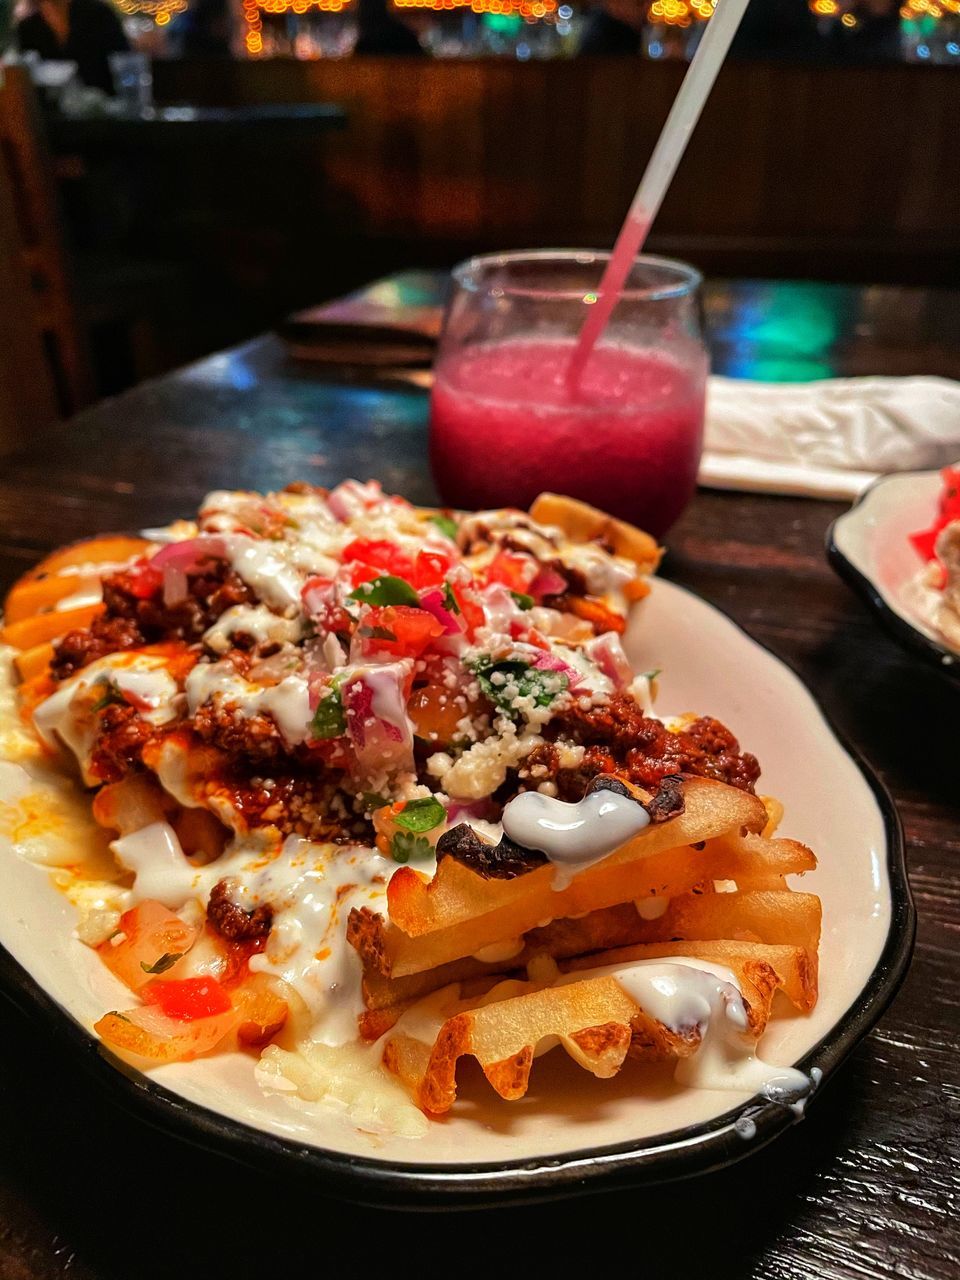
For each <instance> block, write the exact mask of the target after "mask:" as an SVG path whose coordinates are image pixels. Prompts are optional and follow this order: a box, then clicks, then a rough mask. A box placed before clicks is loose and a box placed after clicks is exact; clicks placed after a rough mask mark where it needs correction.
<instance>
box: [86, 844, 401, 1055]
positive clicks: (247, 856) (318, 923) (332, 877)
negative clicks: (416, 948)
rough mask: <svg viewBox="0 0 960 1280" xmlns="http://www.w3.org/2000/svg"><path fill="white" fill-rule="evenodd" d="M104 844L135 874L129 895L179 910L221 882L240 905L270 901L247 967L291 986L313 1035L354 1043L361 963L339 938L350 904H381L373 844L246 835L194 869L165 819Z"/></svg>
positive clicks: (382, 870) (381, 865)
mask: <svg viewBox="0 0 960 1280" xmlns="http://www.w3.org/2000/svg"><path fill="white" fill-rule="evenodd" d="M111 848H112V849H113V851H114V852H115V853H116V855H117V857H118V858H119V859H120V861H121V863H122V864H123V865H124V866H126V867H128V868H129V869H130V870H131V871H133V872H134V873H135V878H134V884H133V890H132V894H131V898H132V900H133V901H134V902H140V901H143V900H144V899H147V898H151V899H154V900H156V901H158V902H162V903H163V904H164V905H165V906H167V907H169V908H170V909H171V910H172V911H179V910H180V909H181V908H182V907H184V906H185V905H186V904H187V903H188V902H190V901H192V900H194V899H199V900H200V901H202V902H204V903H205V902H206V901H207V900H208V898H209V897H210V893H211V890H212V889H213V886H214V885H215V884H216V883H217V882H218V881H220V880H223V879H227V880H228V881H229V882H230V892H231V897H232V898H233V900H234V901H235V902H236V903H237V905H238V906H240V907H242V908H243V909H244V910H245V911H250V910H253V909H254V908H256V907H257V906H259V905H260V904H261V903H266V904H267V905H268V906H270V908H271V909H272V911H273V928H272V930H271V932H270V936H269V938H268V940H267V945H266V949H265V950H264V951H263V952H261V953H260V954H259V955H256V956H253V957H252V958H251V960H250V968H251V970H252V971H253V972H255V973H267V974H272V975H274V976H275V977H278V978H282V979H283V980H284V981H285V982H287V983H289V984H290V986H292V987H293V988H294V990H295V991H296V992H297V993H298V995H299V996H300V997H301V999H302V1000H303V1001H304V1002H305V1004H306V1005H307V1007H308V1009H309V1011H310V1014H311V1016H312V1018H313V1026H312V1028H311V1036H312V1038H313V1039H314V1040H315V1041H318V1042H320V1043H322V1044H328V1045H341V1044H346V1043H348V1042H352V1041H355V1040H356V1038H357V1018H358V1016H359V1015H360V1014H361V1013H362V1012H363V1007H364V1006H363V998H362V992H361V965H360V958H359V956H358V955H357V953H356V952H355V951H354V949H353V948H352V947H351V946H350V945H349V944H348V943H347V939H346V929H345V924H346V919H347V916H348V915H349V913H350V910H351V908H353V907H360V906H367V907H370V908H371V909H372V910H374V911H377V910H382V909H383V905H384V899H385V897H386V889H387V880H388V879H389V876H390V873H391V871H393V870H395V864H394V863H392V862H390V861H389V860H388V859H386V858H383V857H382V856H381V855H380V854H379V853H377V851H376V850H375V849H370V848H366V847H355V848H351V849H344V850H341V849H338V848H335V847H333V846H329V845H322V844H318V843H316V842H313V841H310V840H305V839H303V838H301V837H300V836H289V837H288V838H287V839H286V840H285V841H284V842H283V844H282V845H280V846H279V847H278V846H276V845H274V846H272V847H270V846H268V845H267V844H266V843H265V837H264V836H263V835H262V834H261V835H257V834H256V833H253V834H251V835H249V836H246V837H239V838H237V839H236V840H234V841H233V843H232V844H231V845H230V846H229V847H228V848H227V849H226V850H225V851H224V853H223V854H222V855H221V857H219V858H217V859H216V860H215V861H214V862H211V863H208V864H207V865H205V866H195V865H194V864H193V863H192V862H190V860H189V859H188V858H187V857H186V855H185V854H184V852H183V849H182V848H181V846H180V842H179V840H178V839H177V835H176V832H175V831H174V830H173V828H172V827H171V826H170V825H169V823H166V822H155V823H152V824H151V825H150V826H148V827H144V828H143V829H142V830H140V831H137V832H135V833H134V834H133V835H129V836H125V837H124V838H123V839H120V840H115V841H114V842H113V844H112V845H111Z"/></svg>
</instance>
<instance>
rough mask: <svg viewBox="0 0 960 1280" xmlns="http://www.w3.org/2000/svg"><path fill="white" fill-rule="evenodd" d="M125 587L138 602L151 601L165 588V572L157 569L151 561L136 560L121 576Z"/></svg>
mask: <svg viewBox="0 0 960 1280" xmlns="http://www.w3.org/2000/svg"><path fill="white" fill-rule="evenodd" d="M120 576H122V578H123V585H124V586H125V587H126V589H127V590H128V591H129V592H130V594H131V595H132V596H136V598H137V599H138V600H149V599H150V597H151V596H155V595H156V594H157V592H158V591H159V590H160V588H161V587H162V586H163V571H162V570H161V569H155V568H154V567H153V565H152V564H151V563H150V561H149V560H136V561H134V563H133V564H132V565H131V566H130V567H129V569H124V570H123V571H122V574H121V575H120Z"/></svg>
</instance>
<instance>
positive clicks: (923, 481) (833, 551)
mask: <svg viewBox="0 0 960 1280" xmlns="http://www.w3.org/2000/svg"><path fill="white" fill-rule="evenodd" d="M941 488H942V481H941V479H940V472H939V471H905V472H900V473H899V474H897V475H890V476H883V477H882V478H881V479H880V480H878V481H876V483H875V484H872V485H871V486H870V488H869V489H867V491H866V492H865V493H864V494H862V495H861V497H860V498H859V499H858V500H857V502H855V503H854V505H853V506H852V507H851V508H850V510H849V511H847V512H845V513H844V514H843V515H842V516H840V517H839V518H838V519H837V520H835V521H834V522H833V524H832V525H831V526H830V529H829V530H828V532H827V558H828V559H829V561H830V563H831V564H832V565H833V567H834V569H836V571H837V573H838V574H839V575H840V577H841V578H843V579H844V580H845V581H846V582H848V583H849V584H850V586H851V587H853V589H854V590H855V591H856V592H858V593H859V594H860V595H861V596H863V598H864V599H865V600H866V601H867V603H868V604H870V605H871V606H872V607H873V608H874V609H875V610H876V611H877V614H878V615H879V618H880V621H881V622H882V623H883V625H884V626H885V627H886V629H887V630H888V631H889V632H890V633H891V635H893V636H894V638H895V639H897V640H899V642H900V643H901V644H902V645H903V646H904V647H905V648H907V649H910V650H912V651H913V652H915V653H918V654H920V656H921V657H924V658H926V659H927V661H928V662H933V663H935V664H936V665H937V666H938V667H939V668H940V670H941V671H942V672H943V673H944V675H947V676H950V677H952V678H953V679H954V680H960V650H957V649H954V648H953V647H952V646H951V645H950V644H948V642H947V640H946V639H945V637H944V636H942V635H941V634H940V632H939V631H937V630H936V629H935V628H934V627H933V626H931V624H930V623H929V622H927V621H926V620H925V619H924V618H923V617H922V615H921V613H920V612H919V610H918V608H917V605H916V600H915V595H914V592H915V590H916V588H915V583H916V578H917V574H918V573H919V571H920V570H921V569H922V567H923V565H922V563H921V561H920V558H919V556H918V555H917V553H916V551H915V550H914V549H913V546H912V545H911V543H910V540H909V539H910V534H911V533H916V532H917V531H918V530H920V529H927V528H929V527H930V525H931V524H932V523H933V519H934V515H935V514H936V510H937V500H938V498H939V496H940V491H941Z"/></svg>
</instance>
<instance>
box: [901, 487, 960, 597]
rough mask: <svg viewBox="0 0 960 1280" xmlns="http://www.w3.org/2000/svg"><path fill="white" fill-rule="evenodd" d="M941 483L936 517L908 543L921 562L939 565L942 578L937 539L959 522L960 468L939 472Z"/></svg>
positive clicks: (942, 569) (943, 571) (942, 568)
mask: <svg viewBox="0 0 960 1280" xmlns="http://www.w3.org/2000/svg"><path fill="white" fill-rule="evenodd" d="M940 478H941V479H942V481H943V492H942V493H941V495H940V501H939V503H938V506H937V517H936V519H935V520H934V522H933V524H932V525H931V526H930V528H929V529H921V530H918V532H917V533H911V534H910V535H909V537H910V542H911V544H912V546H913V548H914V550H915V551H916V552H917V554H918V555H919V556H920V558H921V559H922V560H928V561H929V560H936V561H937V563H938V564H939V565H940V569H941V571H942V576H943V577H944V580H945V578H946V572H945V570H944V567H943V565H942V564H940V561H939V557H938V556H937V538H939V536H940V534H941V533H942V532H943V530H944V529H945V528H946V527H947V525H948V524H952V523H953V522H954V520H960V467H944V468H943V470H942V471H941V472H940Z"/></svg>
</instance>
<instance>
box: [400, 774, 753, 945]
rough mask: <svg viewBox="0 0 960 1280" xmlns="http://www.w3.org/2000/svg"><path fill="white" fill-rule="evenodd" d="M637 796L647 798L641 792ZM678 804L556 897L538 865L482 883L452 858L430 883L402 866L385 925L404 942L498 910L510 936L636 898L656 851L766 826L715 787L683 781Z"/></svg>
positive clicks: (737, 797) (734, 793) (744, 797)
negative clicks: (638, 878)
mask: <svg viewBox="0 0 960 1280" xmlns="http://www.w3.org/2000/svg"><path fill="white" fill-rule="evenodd" d="M639 794H640V795H641V796H643V797H644V798H645V799H647V800H649V799H650V797H649V796H647V795H645V793H642V792H640V793H639ZM683 799H684V803H685V808H684V811H683V813H681V814H679V815H678V816H677V817H676V818H672V819H670V820H669V821H667V822H662V823H657V824H653V825H651V826H649V827H647V828H646V829H645V830H644V831H642V832H641V833H640V835H638V836H636V837H635V838H634V839H633V840H630V841H628V843H627V844H625V845H623V846H622V848H620V849H618V850H617V851H616V852H615V853H612V854H611V855H610V856H609V857H608V858H605V859H604V860H603V861H602V862H600V863H597V864H596V865H595V866H593V867H590V868H588V869H587V870H586V871H584V872H582V873H581V874H580V875H578V876H577V877H576V879H575V880H574V881H573V883H572V884H571V885H570V886H569V887H568V888H566V889H564V890H563V891H561V892H556V891H555V890H554V888H553V878H554V873H553V868H552V867H550V866H541V867H538V868H537V869H536V870H533V871H529V872H527V873H526V874H525V875H521V876H517V877H515V878H514V879H512V880H491V879H488V878H486V877H484V876H482V875H478V874H477V873H476V872H475V871H472V870H471V869H470V868H468V867H465V866H464V865H463V864H462V863H460V862H458V861H457V860H456V859H455V858H452V857H446V858H443V859H442V860H441V862H440V865H439V866H438V867H437V874H436V875H435V876H434V877H433V879H432V880H427V879H426V877H425V876H423V875H422V874H421V873H420V872H418V871H415V870H414V869H413V868H412V867H401V868H400V870H399V871H397V872H396V873H395V874H394V876H393V878H392V879H391V881H390V885H389V891H388V898H387V901H388V906H389V911H390V920H391V922H392V923H393V924H394V925H395V926H396V927H397V928H398V929H401V930H402V931H403V932H404V933H406V934H408V935H409V936H410V937H419V936H421V935H423V934H428V933H434V932H439V931H440V930H444V929H450V928H452V927H454V926H458V927H461V928H462V927H464V926H466V925H468V924H471V923H473V922H475V921H476V920H477V919H478V918H479V917H481V916H492V915H493V913H494V912H497V913H498V920H499V918H500V917H502V919H503V921H504V922H505V924H506V926H507V927H506V928H505V929H504V930H503V931H502V932H501V933H500V934H499V936H500V937H508V936H515V935H516V934H517V933H522V932H525V929H526V928H532V927H533V926H534V925H535V924H536V923H538V921H542V920H543V919H544V918H547V919H554V918H556V917H558V916H569V915H577V914H579V913H581V912H584V911H592V910H594V909H595V908H596V907H599V906H604V905H607V904H609V903H613V902H623V901H624V900H625V899H627V898H631V897H635V896H636V895H635V894H634V893H633V892H632V887H633V879H634V874H635V864H637V863H639V862H641V861H642V860H643V859H645V858H649V857H651V856H652V855H653V854H655V853H661V852H663V851H664V850H667V849H676V848H679V847H680V846H681V845H689V844H697V843H699V842H700V841H702V840H709V839H712V838H714V837H716V836H719V835H724V834H735V833H737V832H739V831H740V830H741V829H746V830H747V831H751V832H752V831H761V830H762V829H763V827H764V826H765V825H766V822H767V811H766V809H765V808H764V805H763V802H762V801H761V800H759V799H758V798H757V797H756V796H752V795H749V794H748V793H747V792H745V791H738V790H737V789H736V788H735V787H728V786H726V785H724V784H723V783H721V782H712V781H709V780H707V779H705V778H691V779H687V780H686V781H685V782H684V784H683ZM611 894H612V895H613V896H612V897H611V896H610V895H611ZM618 894H619V896H617V895H618ZM527 918H529V920H530V923H529V924H527V925H525V926H524V927H520V928H517V927H516V921H520V920H523V919H527ZM493 940H496V939H495V938H494V939H493ZM481 945H484V944H481ZM461 954H469V952H467V953H461Z"/></svg>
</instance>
